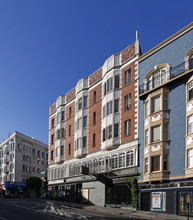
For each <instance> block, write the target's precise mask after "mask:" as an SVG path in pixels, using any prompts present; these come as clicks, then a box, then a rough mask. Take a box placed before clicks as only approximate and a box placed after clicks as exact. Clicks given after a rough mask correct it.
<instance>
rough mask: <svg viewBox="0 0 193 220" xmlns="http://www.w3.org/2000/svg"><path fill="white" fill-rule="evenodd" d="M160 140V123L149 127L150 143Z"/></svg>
mask: <svg viewBox="0 0 193 220" xmlns="http://www.w3.org/2000/svg"><path fill="white" fill-rule="evenodd" d="M157 141H160V125H159V126H155V127H152V128H151V143H153V142H157Z"/></svg>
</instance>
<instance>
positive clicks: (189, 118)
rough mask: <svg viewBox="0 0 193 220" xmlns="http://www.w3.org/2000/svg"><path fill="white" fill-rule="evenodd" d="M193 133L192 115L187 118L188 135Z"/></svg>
mask: <svg viewBox="0 0 193 220" xmlns="http://www.w3.org/2000/svg"><path fill="white" fill-rule="evenodd" d="M191 133H193V115H190V116H188V134H191Z"/></svg>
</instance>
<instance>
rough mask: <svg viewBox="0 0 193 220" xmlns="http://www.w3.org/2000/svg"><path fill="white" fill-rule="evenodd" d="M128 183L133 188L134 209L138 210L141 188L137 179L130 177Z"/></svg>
mask: <svg viewBox="0 0 193 220" xmlns="http://www.w3.org/2000/svg"><path fill="white" fill-rule="evenodd" d="M127 182H128V184H129V185H130V187H131V196H132V207H133V208H137V204H138V198H139V186H138V182H137V178H136V177H128V178H127Z"/></svg>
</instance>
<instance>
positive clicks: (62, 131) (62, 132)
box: [61, 128, 65, 138]
mask: <svg viewBox="0 0 193 220" xmlns="http://www.w3.org/2000/svg"><path fill="white" fill-rule="evenodd" d="M64 137H65V130H64V128H61V138H64Z"/></svg>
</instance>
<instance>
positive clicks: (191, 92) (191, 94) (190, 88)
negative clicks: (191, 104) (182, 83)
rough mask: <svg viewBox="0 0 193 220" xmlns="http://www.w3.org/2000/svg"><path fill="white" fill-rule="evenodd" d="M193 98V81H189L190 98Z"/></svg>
mask: <svg viewBox="0 0 193 220" xmlns="http://www.w3.org/2000/svg"><path fill="white" fill-rule="evenodd" d="M192 98H193V81H191V82H190V83H188V100H191V99H192Z"/></svg>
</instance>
